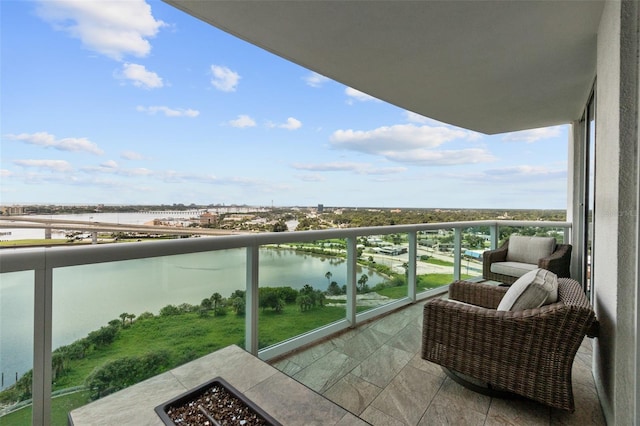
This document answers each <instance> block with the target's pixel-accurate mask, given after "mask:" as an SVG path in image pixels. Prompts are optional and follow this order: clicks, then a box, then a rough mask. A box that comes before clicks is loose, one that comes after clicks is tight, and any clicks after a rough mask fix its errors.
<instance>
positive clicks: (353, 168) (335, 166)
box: [291, 161, 407, 175]
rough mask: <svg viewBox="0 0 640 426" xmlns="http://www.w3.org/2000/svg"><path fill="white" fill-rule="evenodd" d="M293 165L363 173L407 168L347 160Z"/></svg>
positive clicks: (327, 170)
mask: <svg viewBox="0 0 640 426" xmlns="http://www.w3.org/2000/svg"><path fill="white" fill-rule="evenodd" d="M291 167H293V168H294V169H297V170H308V171H313V172H354V173H357V174H362V175H388V174H394V173H402V172H405V171H406V170H407V169H406V168H405V167H374V166H373V165H371V164H369V163H353V162H347V161H345V162H343V161H336V162H330V163H318V164H311V163H307V164H305V163H294V164H292V165H291Z"/></svg>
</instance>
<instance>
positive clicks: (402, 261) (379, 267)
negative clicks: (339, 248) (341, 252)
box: [358, 233, 409, 310]
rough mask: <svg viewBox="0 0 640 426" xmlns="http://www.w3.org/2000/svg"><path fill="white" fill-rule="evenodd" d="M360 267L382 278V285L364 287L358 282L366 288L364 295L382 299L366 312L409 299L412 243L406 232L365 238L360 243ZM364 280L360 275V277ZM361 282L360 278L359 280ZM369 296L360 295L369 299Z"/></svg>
mask: <svg viewBox="0 0 640 426" xmlns="http://www.w3.org/2000/svg"><path fill="white" fill-rule="evenodd" d="M358 247H360V251H359V253H360V254H361V256H360V264H362V265H366V266H368V267H369V268H371V269H372V270H374V271H375V272H376V274H377V275H379V276H381V278H382V280H380V279H378V280H377V281H378V283H373V282H371V280H369V281H367V282H366V283H365V285H364V286H361V285H360V284H359V283H358V288H359V289H362V288H363V287H364V290H365V291H364V293H368V292H371V293H373V294H375V297H371V299H372V300H373V301H374V302H375V299H379V301H378V302H375V303H369V305H368V306H364V307H363V308H364V309H363V310H366V309H371V308H373V307H377V306H381V305H384V304H386V303H390V302H393V301H395V300H398V299H402V298H404V297H407V296H408V285H407V276H408V271H409V241H408V235H407V234H406V233H396V234H387V235H374V236H369V237H366V238H362V239H361V240H360V243H359V244H358ZM358 277H360V275H358ZM358 281H360V278H358ZM366 297H367V296H366V295H362V296H360V298H361V299H365V298H366Z"/></svg>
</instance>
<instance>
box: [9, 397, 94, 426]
mask: <svg viewBox="0 0 640 426" xmlns="http://www.w3.org/2000/svg"><path fill="white" fill-rule="evenodd" d="M88 400H89V392H88V391H81V392H76V393H71V394H68V395H62V396H58V397H55V398H53V399H52V400H51V425H52V426H66V425H67V414H68V413H69V411H71V410H73V409H74V408H77V407H81V406H83V405H84V404H86V403H87V402H88ZM30 424H31V406H30V405H28V406H26V407H24V408H22V409H20V410H18V411H14V412H13V413H10V414H7V415H6V416H2V417H0V425H1V426H25V425H30Z"/></svg>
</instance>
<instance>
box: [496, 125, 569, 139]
mask: <svg viewBox="0 0 640 426" xmlns="http://www.w3.org/2000/svg"><path fill="white" fill-rule="evenodd" d="M562 127H563V126H553V127H543V128H540V129H531V130H522V131H520V132H512V133H505V134H504V135H503V136H502V140H503V141H508V142H526V143H533V142H537V141H539V140H543V139H551V138H555V137H557V136H560V134H561V133H562Z"/></svg>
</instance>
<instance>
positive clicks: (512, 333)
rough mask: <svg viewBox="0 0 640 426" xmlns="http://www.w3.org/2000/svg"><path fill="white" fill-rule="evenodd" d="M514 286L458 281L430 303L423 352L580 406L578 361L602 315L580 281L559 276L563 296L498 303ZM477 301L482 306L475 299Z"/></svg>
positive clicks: (471, 373)
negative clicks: (574, 370) (533, 302)
mask: <svg viewBox="0 0 640 426" xmlns="http://www.w3.org/2000/svg"><path fill="white" fill-rule="evenodd" d="M506 291H507V287H501V286H493V285H488V284H482V283H471V282H465V281H456V282H454V283H452V284H451V286H450V287H449V298H450V299H455V300H458V301H461V302H465V303H467V304H462V303H457V302H454V301H451V300H446V299H433V300H431V301H429V302H428V303H427V304H426V305H425V307H424V318H423V332H422V358H423V359H426V360H428V361H431V362H434V363H436V364H439V365H441V366H443V367H445V368H447V369H450V370H453V371H454V372H458V373H461V374H463V375H466V376H468V377H471V378H474V379H477V380H479V381H481V382H484V383H487V384H489V385H491V386H492V387H494V388H497V389H501V390H504V391H508V392H512V393H515V394H518V395H521V396H524V397H527V398H530V399H533V400H536V401H539V402H541V403H543V404H546V405H549V406H551V407H557V408H561V409H564V410H569V411H571V412H573V411H574V410H575V405H574V400H573V390H572V383H571V367H572V364H573V360H574V357H575V355H576V352H577V351H578V348H579V347H580V344H581V343H582V340H583V338H584V336H585V335H589V336H590V337H594V336H595V335H596V333H597V325H598V323H597V321H596V319H595V315H594V312H593V310H592V308H591V306H590V304H589V301H588V300H587V298H586V296H585V294H584V292H583V291H582V288H581V287H580V285H579V284H578V282H576V281H574V280H571V279H567V278H561V279H558V301H557V302H556V303H553V304H549V305H544V306H542V307H540V308H536V309H527V310H524V311H514V312H511V311H497V310H495V308H496V307H497V306H498V304H499V302H500V300H501V298H502V296H503V295H504V294H505V293H506ZM473 305H475V306H473Z"/></svg>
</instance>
